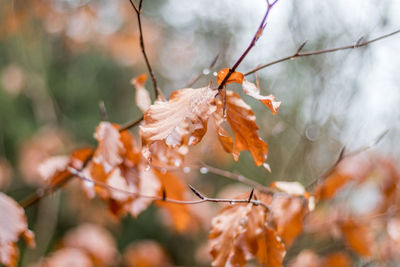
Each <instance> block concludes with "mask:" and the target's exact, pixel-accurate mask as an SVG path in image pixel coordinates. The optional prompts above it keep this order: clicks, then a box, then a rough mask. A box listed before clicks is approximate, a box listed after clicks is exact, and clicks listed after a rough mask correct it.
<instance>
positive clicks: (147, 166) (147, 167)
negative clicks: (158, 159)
mask: <svg viewBox="0 0 400 267" xmlns="http://www.w3.org/2000/svg"><path fill="white" fill-rule="evenodd" d="M144 170H145V171H146V172H147V171H150V164H147V165H146V168H145V169H144Z"/></svg>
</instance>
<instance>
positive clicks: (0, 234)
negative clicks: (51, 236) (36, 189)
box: [0, 192, 35, 266]
mask: <svg viewBox="0 0 400 267" xmlns="http://www.w3.org/2000/svg"><path fill="white" fill-rule="evenodd" d="M0 213H1V216H0V263H2V264H4V265H7V266H17V264H18V256H19V255H18V254H19V252H18V246H17V242H18V239H19V237H20V236H21V235H22V236H23V237H24V238H25V240H26V242H27V243H28V245H29V246H31V247H34V246H35V240H34V235H33V233H32V232H31V231H30V230H29V229H28V223H27V221H26V217H25V212H24V209H23V208H22V207H21V206H20V205H18V203H17V202H15V200H13V199H12V198H10V197H8V196H7V195H6V194H4V193H1V192H0Z"/></svg>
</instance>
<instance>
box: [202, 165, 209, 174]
mask: <svg viewBox="0 0 400 267" xmlns="http://www.w3.org/2000/svg"><path fill="white" fill-rule="evenodd" d="M200 173H201V174H206V173H208V169H207V168H206V167H201V168H200Z"/></svg>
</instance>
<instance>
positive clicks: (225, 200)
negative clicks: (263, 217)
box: [68, 167, 269, 209]
mask: <svg viewBox="0 0 400 267" xmlns="http://www.w3.org/2000/svg"><path fill="white" fill-rule="evenodd" d="M68 171H69V172H71V173H72V174H73V175H74V177H76V178H79V179H81V180H83V181H86V182H90V183H93V184H95V185H97V186H99V187H102V188H104V189H108V190H112V191H115V192H119V193H123V194H126V195H129V196H133V197H136V198H146V199H153V200H158V201H163V202H168V203H174V204H182V205H194V204H200V203H204V202H218V203H230V204H241V203H252V204H253V205H255V206H263V207H264V208H266V209H269V208H268V206H267V205H266V204H265V203H263V202H261V201H259V200H251V201H250V202H249V200H248V199H247V198H246V199H234V198H211V197H206V196H204V195H203V194H201V193H200V192H199V191H197V190H196V189H194V188H193V187H192V186H190V189H191V190H192V191H193V192H197V193H196V196H197V197H199V198H200V199H199V200H178V199H172V198H167V197H166V196H165V195H163V196H148V195H142V194H139V193H136V192H129V191H126V190H123V189H120V188H117V187H113V186H110V185H108V184H106V183H103V182H101V181H96V180H92V179H90V178H87V177H85V176H83V175H82V174H81V172H79V171H78V170H76V169H74V168H71V167H68ZM200 196H201V197H200Z"/></svg>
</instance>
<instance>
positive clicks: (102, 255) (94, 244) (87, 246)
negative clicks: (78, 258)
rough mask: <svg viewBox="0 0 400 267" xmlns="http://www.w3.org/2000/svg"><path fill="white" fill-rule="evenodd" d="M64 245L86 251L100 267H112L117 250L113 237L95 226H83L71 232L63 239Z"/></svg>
mask: <svg viewBox="0 0 400 267" xmlns="http://www.w3.org/2000/svg"><path fill="white" fill-rule="evenodd" d="M63 245H64V246H66V247H71V248H76V249H79V250H82V251H85V252H86V253H87V254H88V255H90V256H91V258H92V259H93V260H94V263H95V264H96V265H99V266H111V265H113V263H114V262H115V260H116V256H117V250H116V244H115V241H114V238H113V236H112V235H111V234H110V233H109V232H108V231H106V230H105V229H103V228H101V227H99V226H96V225H94V224H82V225H80V226H78V227H77V228H75V229H72V230H70V231H69V232H68V233H67V234H66V235H65V237H64V238H63Z"/></svg>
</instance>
